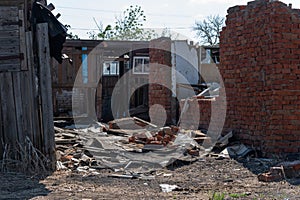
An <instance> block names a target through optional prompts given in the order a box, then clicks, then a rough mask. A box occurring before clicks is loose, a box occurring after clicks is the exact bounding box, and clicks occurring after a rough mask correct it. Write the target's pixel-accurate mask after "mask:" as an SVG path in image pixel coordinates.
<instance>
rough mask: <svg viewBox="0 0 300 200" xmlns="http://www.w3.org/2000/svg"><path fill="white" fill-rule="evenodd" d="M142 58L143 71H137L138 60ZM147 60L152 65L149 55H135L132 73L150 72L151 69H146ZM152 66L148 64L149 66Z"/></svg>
mask: <svg viewBox="0 0 300 200" xmlns="http://www.w3.org/2000/svg"><path fill="white" fill-rule="evenodd" d="M138 59H142V71H141V72H140V71H136V60H138ZM145 60H148V65H150V58H149V56H134V57H133V69H132V73H133V74H149V73H150V72H149V71H145ZM149 67H150V66H148V68H149Z"/></svg>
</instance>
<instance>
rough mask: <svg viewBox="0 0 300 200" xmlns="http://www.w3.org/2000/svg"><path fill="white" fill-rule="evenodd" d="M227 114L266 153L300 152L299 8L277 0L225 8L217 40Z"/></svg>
mask: <svg viewBox="0 0 300 200" xmlns="http://www.w3.org/2000/svg"><path fill="white" fill-rule="evenodd" d="M220 47H221V49H220V55H221V65H220V67H219V69H220V72H221V74H222V77H223V79H224V83H225V87H226V94H227V102H228V112H227V113H228V118H230V121H231V124H230V125H231V127H232V128H233V129H234V130H235V131H236V133H237V136H238V137H239V138H240V140H241V141H242V142H244V143H246V144H248V145H250V146H253V147H255V148H256V149H258V150H261V151H262V152H264V153H266V154H271V153H280V154H281V153H299V152H300V147H299V146H300V112H299V109H300V99H299V96H300V51H299V48H300V11H299V10H297V9H291V8H290V7H288V6H287V5H286V4H284V3H282V2H280V1H267V0H260V1H258V0H257V1H253V2H249V3H248V5H247V6H235V7H232V8H230V9H229V10H228V15H227V20H226V28H224V29H223V31H222V33H221V40H220Z"/></svg>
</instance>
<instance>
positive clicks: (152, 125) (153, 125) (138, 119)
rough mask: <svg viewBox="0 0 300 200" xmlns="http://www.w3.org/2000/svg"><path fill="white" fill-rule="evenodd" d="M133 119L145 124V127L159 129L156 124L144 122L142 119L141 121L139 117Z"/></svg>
mask: <svg viewBox="0 0 300 200" xmlns="http://www.w3.org/2000/svg"><path fill="white" fill-rule="evenodd" d="M133 119H134V120H136V121H138V122H141V123H143V124H145V125H148V126H151V127H153V128H157V126H156V125H155V124H151V123H150V122H147V121H145V120H142V119H140V118H138V117H133Z"/></svg>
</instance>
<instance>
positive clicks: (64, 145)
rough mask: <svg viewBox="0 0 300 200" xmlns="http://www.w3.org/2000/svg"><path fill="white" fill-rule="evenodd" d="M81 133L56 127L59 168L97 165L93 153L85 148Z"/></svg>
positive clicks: (72, 168)
mask: <svg viewBox="0 0 300 200" xmlns="http://www.w3.org/2000/svg"><path fill="white" fill-rule="evenodd" d="M79 134H80V132H78V131H76V130H68V129H61V128H58V127H55V143H56V158H57V166H56V167H57V170H65V169H71V170H75V169H78V168H79V167H86V166H88V167H95V166H97V161H96V160H95V159H94V158H93V155H92V154H91V153H90V152H89V151H88V150H86V149H85V148H84V146H83V144H82V141H81V139H80V137H79ZM79 169H80V168H79Z"/></svg>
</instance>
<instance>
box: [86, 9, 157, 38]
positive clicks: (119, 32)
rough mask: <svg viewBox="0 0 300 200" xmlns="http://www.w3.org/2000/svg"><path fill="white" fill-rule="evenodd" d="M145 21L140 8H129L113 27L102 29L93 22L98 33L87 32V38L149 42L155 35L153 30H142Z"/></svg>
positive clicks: (117, 18) (100, 24)
mask: <svg viewBox="0 0 300 200" xmlns="http://www.w3.org/2000/svg"><path fill="white" fill-rule="evenodd" d="M94 20H95V19H94ZM145 21H146V16H145V14H144V11H143V10H142V8H141V6H137V5H136V6H130V7H129V8H128V9H126V10H125V11H124V12H123V14H122V15H121V16H119V17H116V22H115V24H114V26H112V25H107V26H106V27H105V28H104V27H103V24H102V23H101V22H100V23H99V24H98V23H97V22H96V20H95V22H96V24H97V27H98V33H96V32H89V37H90V38H91V39H97V38H99V39H105V40H150V39H152V38H154V37H155V36H156V35H155V33H154V31H153V30H145V29H144V28H143V26H144V22H145Z"/></svg>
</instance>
